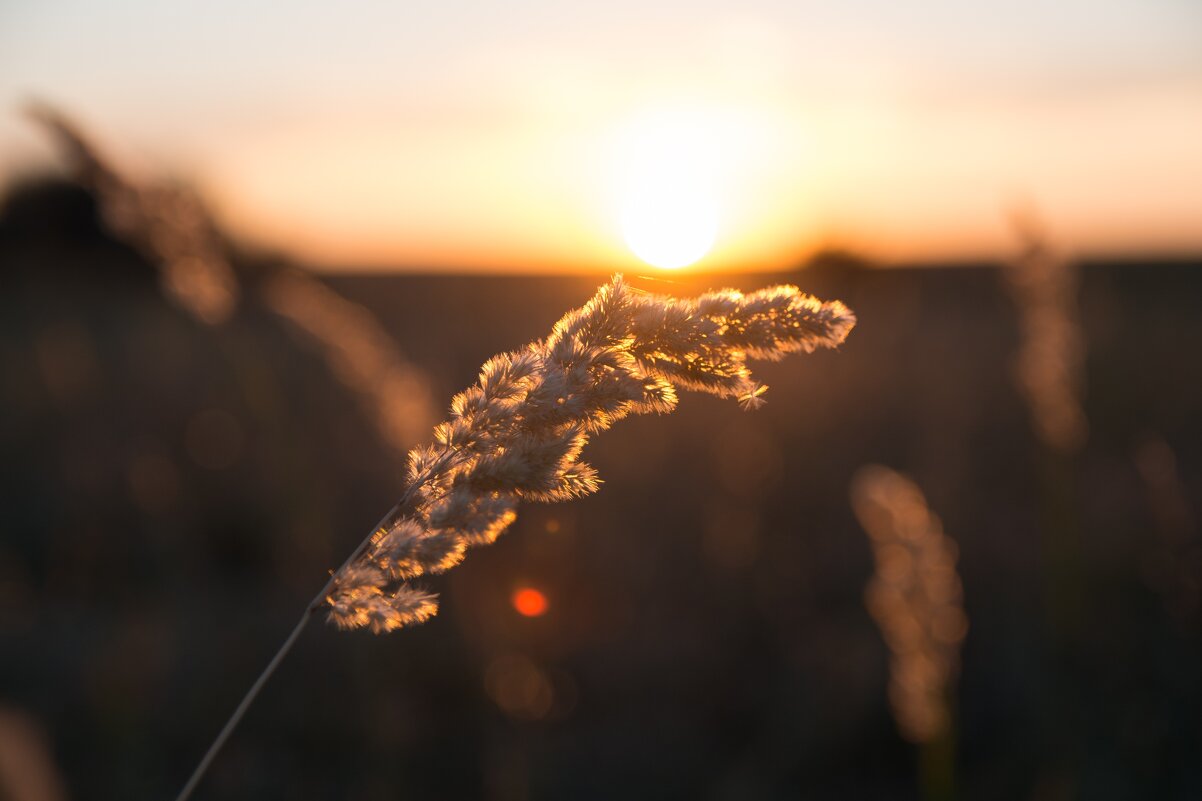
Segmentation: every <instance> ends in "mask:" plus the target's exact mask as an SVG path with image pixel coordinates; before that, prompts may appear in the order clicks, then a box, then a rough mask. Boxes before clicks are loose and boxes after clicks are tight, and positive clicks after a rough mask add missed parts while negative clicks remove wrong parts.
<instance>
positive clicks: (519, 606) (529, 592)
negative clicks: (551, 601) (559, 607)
mask: <svg viewBox="0 0 1202 801" xmlns="http://www.w3.org/2000/svg"><path fill="white" fill-rule="evenodd" d="M510 600H511V601H512V602H513V608H514V609H516V610H517V612H518V614H519V615H524V616H526V617H540V616H542V615H545V614H546V613H547V606H548V604H547V596H545V595H543V594H542V593H541V592H539V591H538V590H536V589H534V588H533V587H522V588H520V589H518V590H517V591H516V592H514V594H513V598H511V599H510Z"/></svg>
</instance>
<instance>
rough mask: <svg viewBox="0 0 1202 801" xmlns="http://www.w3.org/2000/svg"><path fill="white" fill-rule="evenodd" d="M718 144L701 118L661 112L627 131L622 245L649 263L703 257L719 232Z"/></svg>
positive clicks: (670, 264) (671, 264)
mask: <svg viewBox="0 0 1202 801" xmlns="http://www.w3.org/2000/svg"><path fill="white" fill-rule="evenodd" d="M717 151H718V148H717V147H716V142H715V141H714V139H713V136H712V130H711V129H710V128H708V127H707V126H706V125H705V124H704V120H701V119H697V118H696V117H695V116H693V115H688V114H681V113H661V114H657V115H652V116H649V117H645V118H642V119H639V120H637V121H636V122H635V123H634V124H632V125H631V126H630V128H629V129H628V131H627V132H626V137H625V141H624V146H623V148H622V153H621V157H620V163H619V171H620V174H621V184H620V189H619V197H618V220H619V224H620V226H621V231H622V238H623V239H624V240H625V242H626V245H627V246H628V247H629V248H630V249H631V251H633V252H634V254H635V255H636V256H638V257H639V258H640V259H642V260H643V261H645V262H647V263H648V264H650V265H652V266H654V267H660V268H663V269H677V268H680V267H685V266H688V265H690V264H693V263H694V262H697V261H698V260H700V259H701V258H703V257H704V256H705V255H706V254H707V253H709V252H710V250H711V249H712V248H713V246H714V243H715V241H716V239H717V235H718V226H719V217H720V208H719V202H718V195H719V193H718V190H717V183H718V182H717V168H718V152H717Z"/></svg>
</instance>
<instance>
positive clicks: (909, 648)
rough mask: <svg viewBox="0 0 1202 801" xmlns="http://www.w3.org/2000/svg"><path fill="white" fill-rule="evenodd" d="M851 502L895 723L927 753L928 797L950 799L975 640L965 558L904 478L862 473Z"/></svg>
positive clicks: (874, 469) (870, 470)
mask: <svg viewBox="0 0 1202 801" xmlns="http://www.w3.org/2000/svg"><path fill="white" fill-rule="evenodd" d="M851 502H852V509H853V510H854V511H855V514H856V518H857V519H858V520H859V521H860V525H862V526H863V527H864V530H865V531H867V532H868V537H869V542H870V543H871V545H872V551H873V555H874V557H875V561H876V572H875V573H874V574H873V576H872V579H871V580H870V581H869V583H868V586H867V587H866V588H865V591H864V603H865V606H867V608H868V611H869V613H870V614H871V615H872V617H873V619H874V620H876V622H877V625H878V626H879V627H880V629H881V634H882V635H883V636H884V638H885V643H886V644H887V645H888V646H889V651H890V654H891V657H890V670H889V674H890V675H889V701H890V703H891V705H892V707H893V716H894V719H895V720H896V721H897V728H898V731H900V732H901V735H902V737H904V738H905V739H906V740H909V741H910V742H912V743H918V744H920V745H922V746H923V747H924V748H925V749H926V750H927V754H928V755H929V756H928V757H927V759H925V760H924V762H927V763H928V764H925V765H924V769H925V770H924V772H926V773H927V775H926V776H925V778H924V784H925V785H926V789H927V791H928V795H929V796H931V797H940V798H942V797H947V796H949V795H950V788H951V778H950V775H948V774H950V770H951V763H952V759H951V753H950V751H951V744H952V731H953V728H954V725H953V715H952V698H953V695H954V692H955V684H956V675H957V673H958V672H959V663H960V646H961V643H963V641H964V636H965V635H966V634H967V633H968V618H967V616H966V615H965V614H964V604H963V587H962V585H961V582H960V575H959V573H957V571H956V560H957V558H958V555H959V552H958V549H957V547H956V543H955V542H954V541H953V540H952V539H951V538H950V537H948V536H947V535H946V534H944V532H943V525H942V523H941V522H940V520H939V518H938V517H937V516H936V515H935V514H934V513H933V512H932V511H931V510H930V509H929V508H928V507H927V502H926V498H925V497H923V494H922V490H920V489H919V488H918V485H917V484H915V483H914V482H913V481H912V480H910V479H909V478H907V477H906V476H903V475H902V474H901V473H898V472H896V471H894V470H890V469H889V468H887V467H883V466H881V465H869V466H867V467H863V468H861V469H860V470H859V471H858V472H857V473H856V475H855V476H854V477H853V479H852V483H851ZM931 763H933V764H931Z"/></svg>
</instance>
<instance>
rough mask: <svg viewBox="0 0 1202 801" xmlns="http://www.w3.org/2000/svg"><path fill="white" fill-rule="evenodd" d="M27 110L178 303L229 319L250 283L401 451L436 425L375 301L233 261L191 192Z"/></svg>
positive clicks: (288, 272)
mask: <svg viewBox="0 0 1202 801" xmlns="http://www.w3.org/2000/svg"><path fill="white" fill-rule="evenodd" d="M28 114H29V116H30V118H31V119H33V120H34V121H35V122H37V123H38V124H40V125H41V126H42V127H43V128H45V129H46V130H47V132H49V133H50V134H51V136H52V137H53V138H54V140H55V142H56V143H57V144H58V145H59V147H60V148H61V149H62V151H63V153H64V155H65V156H66V158H67V161H68V162H69V164H70V165H71V167H72V171H73V173H74V176H75V180H77V181H78V182H79V183H80V185H82V186H83V187H84V188H85V189H87V190H88V191H89V192H90V193H91V194H92V195H93V196H94V197H95V198H96V202H97V205H98V206H99V211H100V216H101V218H102V219H103V221H104V223H105V224H106V225H107V226H108V228H109V230H110V231H111V232H112V233H113V234H114V235H115V236H116V237H118V238H119V239H121V240H123V241H125V242H127V243H128V244H130V245H131V246H133V247H134V248H135V249H136V250H137V251H139V252H140V253H141V254H142V255H143V257H145V258H146V259H147V260H148V261H149V262H150V263H151V264H153V265H154V266H155V267H156V268H157V269H158V271H159V282H160V285H161V287H162V289H163V293H164V295H165V296H166V297H167V298H168V299H169V300H170V301H171V302H172V303H174V304H175V305H176V306H178V307H179V308H181V309H183V310H184V311H185V312H187V313H188V314H190V315H191V316H192V317H194V318H195V319H196V320H198V321H200V322H202V323H205V324H206V325H210V326H218V325H221V324H224V323H227V322H229V321H230V319H231V318H232V317H233V315H234V313H235V311H236V310H237V307H238V304H239V303H240V302H242V301H243V300H244V295H245V294H246V292H247V290H250V291H252V292H253V293H254V294H256V295H257V296H258V297H259V299H260V300H261V301H262V302H263V304H264V305H265V306H266V307H267V308H268V309H269V310H271V311H272V312H273V313H274V314H275V315H277V316H278V317H279V318H280V319H282V320H283V321H285V322H286V323H287V327H286V329H287V330H288V331H289V333H291V334H292V335H293V336H294V337H296V338H297V339H298V340H299V341H300V342H301V343H302V344H303V345H304V346H305V347H307V348H310V349H312V350H314V351H316V352H317V353H318V354H320V355H321V356H322V358H323V361H324V363H325V365H326V368H327V369H328V370H329V372H330V374H331V375H332V376H333V377H334V378H336V379H337V380H338V381H339V382H340V383H342V384H343V386H345V387H347V389H349V390H351V391H352V392H353V393H354V394H355V396H356V397H357V398H358V399H359V402H360V404H361V405H362V406H363V407H364V410H365V411H366V412H367V415H366V416H367V417H368V419H370V420H372V421H373V422H374V423H375V425H376V427H377V429H378V430H379V431H380V434H381V438H382V439H383V441H384V442H385V443H386V444H387V445H388V446H390V447H391V448H392V450H393V452H394V453H396V454H397V455H398V456H399V457H402V458H403V457H404V455H405V454H406V453H407V452H408V450H409V448H410V447H411V446H412V445H413V444H414V443H415V442H418V441H419V440H420V439H421V438H422V437H423V436H424V435H425V433H426V432H427V431H429V430H430V427H431V426H432V425H434V421H435V420H436V419H437V412H436V411H435V409H436V407H435V404H434V398H433V393H432V392H431V389H430V381H429V378H428V377H427V376H426V374H425V372H424V371H422V370H421V369H420V368H418V367H417V366H416V365H414V364H412V363H410V362H409V361H408V360H407V359H405V358H404V356H403V355H402V353H401V350H400V348H399V347H398V346H397V344H396V342H395V341H393V339H392V337H390V336H389V334H388V332H387V331H386V330H385V329H384V327H383V326H382V325H381V324H380V322H379V320H377V319H376V317H375V315H373V314H372V313H371V311H369V310H368V309H367V308H365V307H364V306H362V305H360V304H357V303H353V302H351V301H349V300H347V299H346V298H344V297H342V296H341V295H339V294H338V293H337V292H335V291H334V290H333V289H330V288H329V287H328V286H326V285H325V284H323V283H321V282H320V281H317V280H316V279H314V278H312V277H311V276H309V275H307V274H306V273H304V272H302V271H300V270H295V269H286V268H280V267H275V266H272V265H268V264H256V265H254V266H253V268H252V267H248V266H242V267H241V269H236V268H235V266H234V265H233V264H232V263H231V261H230V259H229V257H228V255H227V254H228V252H229V251H230V247H229V245H228V242H227V240H226V238H225V237H224V236H223V235H222V233H221V228H220V226H219V225H218V224H217V223H216V221H215V220H214V219H213V218H212V215H211V214H210V213H209V211H208V209H207V208H206V207H205V205H204V203H203V202H202V200H201V199H200V198H199V197H198V196H197V195H196V194H195V193H194V192H192V191H191V190H189V189H188V188H186V187H184V186H181V185H179V184H173V183H163V182H144V181H139V180H136V179H134V178H133V177H131V176H129V175H127V174H125V173H124V171H122V170H121V169H119V168H118V167H117V166H116V165H114V164H113V163H112V162H111V160H109V159H108V158H107V157H105V156H104V155H103V154H102V153H101V152H100V150H99V148H97V147H96V146H95V145H94V144H93V143H92V142H91V140H90V139H89V137H88V136H86V135H85V134H84V133H83V131H82V129H81V128H80V127H79V126H78V125H77V124H76V123H74V122H73V121H72V120H71V119H70V118H68V117H67V116H66V115H65V114H63V113H62V112H60V111H58V110H57V109H55V108H53V107H51V106H49V105H47V104H44V103H34V104H31V105H30V106H29V108H28ZM240 272H241V273H242V274H243V275H242V278H243V280H242V281H240V280H239V273H240Z"/></svg>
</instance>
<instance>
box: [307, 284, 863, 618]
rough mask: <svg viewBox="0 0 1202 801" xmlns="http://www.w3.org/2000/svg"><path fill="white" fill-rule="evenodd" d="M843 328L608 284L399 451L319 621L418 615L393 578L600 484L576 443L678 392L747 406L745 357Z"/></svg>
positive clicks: (747, 303) (785, 295)
mask: <svg viewBox="0 0 1202 801" xmlns="http://www.w3.org/2000/svg"><path fill="white" fill-rule="evenodd" d="M854 325H855V315H854V314H852V313H851V311H850V310H848V309H847V307H846V306H844V305H843V304H842V303H839V302H838V301H831V302H822V301H819V300H817V299H816V298H813V297H810V296H809V295H804V294H802V293H801V292H800V291H799V290H798V289H797V288H796V287H792V286H780V287H772V288H769V289H765V290H760V291H758V292H754V293H751V294H750V295H743V294H742V293H740V292H737V291H735V290H721V291H718V292H709V293H706V294H705V295H702V296H701V297H700V298H697V299H692V300H690V299H678V298H671V297H665V296H662V295H655V294H651V293H647V292H642V291H637V290H632V289H631V288H630V287H628V286H627V285H626V283H625V282H624V281H623V280H622V278H621V276H615V277H614V279H613V280H612V281H611V282H610V283H609V284H606V285H605V286H603V287H601V288H600V289H599V290H598V291H597V294H596V295H594V296H593V298H592V299H591V300H590V301H589V302H588V303H586V304H585V305H584V306H583V307H581V308H580V309H576V310H574V311H570V312H568V313H567V314H566V315H564V316H563V318H561V319H560V320H559V322H557V323H556V324H555V326H554V328H553V329H552V331H551V334H550V336H548V337H547V338H546V339H544V340H541V341H539V342H534V343H532V344H530V345H529V346H527V347H526V348H524V349H522V350H518V351H513V352H510V353H503V354H501V355H499V356H495V357H493V358H492V359H489V360H488V361H487V362H485V364H484V365H483V367H481V370H480V376H479V379H478V381H477V383H476V385H475V386H472V387H469V388H468V389H466V390H464V391H463V392H461V393H459V394H458V395H456V396H455V397H454V399H453V400H452V401H451V419H450V420H448V421H447V422H445V423H442V424H440V425H439V426H437V427H436V428H435V431H434V440H435V443H436V444H435V445H427V446H422V447H419V448H414V449H413V451H412V452H411V453H410V454H409V465H408V472H407V475H408V480H409V490H408V492H407V493H406V495H405V498H404V499H403V502H402V503H400V504H398V511H397V513H396V516H395V518H394V519H393V520H392V522H391V523H390V525H389V526H386V527H384V528H383V529H381V531H379V532H377V534H376V535H375V536H374V537H373V538H372V539H371V540H370V541H369V543H368V544H367V547H365V549H364V550H363V552H362V553H361V554H359V555H358V556H357V557H356V558H354V559H352V560H351V562H350V563H349V564H348V566H347V567H345V568H343V569H342V570H341V571H339V573H338V574H336V576H335V579H334V580H333V582H332V586H333V591H332V592H330V594H329V597H328V598H327V602H328V604H329V606H330V619H331V620H332V621H333V622H334V623H335V624H336V625H338V626H339V627H340V628H344V629H350V628H365V627H366V628H371V629H372V631H375V632H384V631H393V630H395V629H397V628H400V627H401V626H404V625H406V624H407V623H414V622H420V621H422V620H425V619H426V618H427V617H429V616H430V615H432V614H434V612H435V609H436V603H435V598H434V596H432V595H429V594H427V593H424V592H421V591H418V590H414V589H412V588H410V587H409V585H408V584H406V583H404V582H406V581H408V580H409V579H411V578H414V577H416V576H420V575H424V574H428V573H438V572H441V571H443V570H446V569H448V568H449V567H452V566H454V565H455V564H457V563H458V562H459V561H460V560H461V559H462V558H463V555H464V551H465V550H466V549H467V548H468V547H471V546H474V545H482V544H487V543H490V542H493V541H494V540H495V539H496V538H497V537H498V536H499V535H500V534H501V533H502V532H503V531H504V530H505V528H506V527H508V526H509V525H510V524H511V523H512V522H513V520H514V517H515V513H514V507H515V506H516V505H517V503H518V502H519V501H537V502H553V501H564V500H569V499H572V498H578V497H581V496H583V495H589V494H591V493H594V492H596V491H597V490H598V489H599V488H600V485H601V479H600V478H599V477H598V476H597V473H596V471H595V470H594V469H593V468H592V467H591V466H590V465H588V464H587V463H585V462H583V461H581V460H580V455H581V451H582V450H583V448H584V446H585V444H586V443H587V442H588V437H589V436H590V435H592V434H596V433H598V432H600V431H604V430H605V429H607V428H609V427H610V426H611V425H613V424H614V423H615V422H617V421H618V420H620V419H622V418H623V417H626V416H627V415H630V414H649V413H657V414H663V413H666V412H670V411H672V410H673V409H674V408H675V407H676V403H677V390H678V388H683V389H693V390H697V391H699V392H707V393H709V394H712V395H717V396H719V397H733V398H737V399H738V400H739V402H740V404H741V405H742V406H743V407H744V408H748V409H753V408H756V407H758V406H759V405H761V404H762V403H763V400H762V399H761V398H760V396H761V395H762V394H763V392H764V390H765V389H767V387H765V386H764V385H762V384H759V383H757V382H755V381H753V380H752V378H751V371H750V370H749V369H748V367H747V363H746V362H747V359H748V358H749V357H750V358H762V359H776V358H780V357H781V356H783V355H784V354H786V353H791V352H794V351H799V350H804V351H812V350H814V349H815V348H816V347H835V346H836V345H838V344H840V343H841V342H842V341H843V340H844V338H845V337H846V336H847V334H848V332H849V331H850V330H851V328H852V326H854ZM373 582H374V583H373ZM396 582H401V583H400V584H399V586H395V589H393V590H392V592H389V591H388V590H389V589H390V588H392V587H394V585H396Z"/></svg>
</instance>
